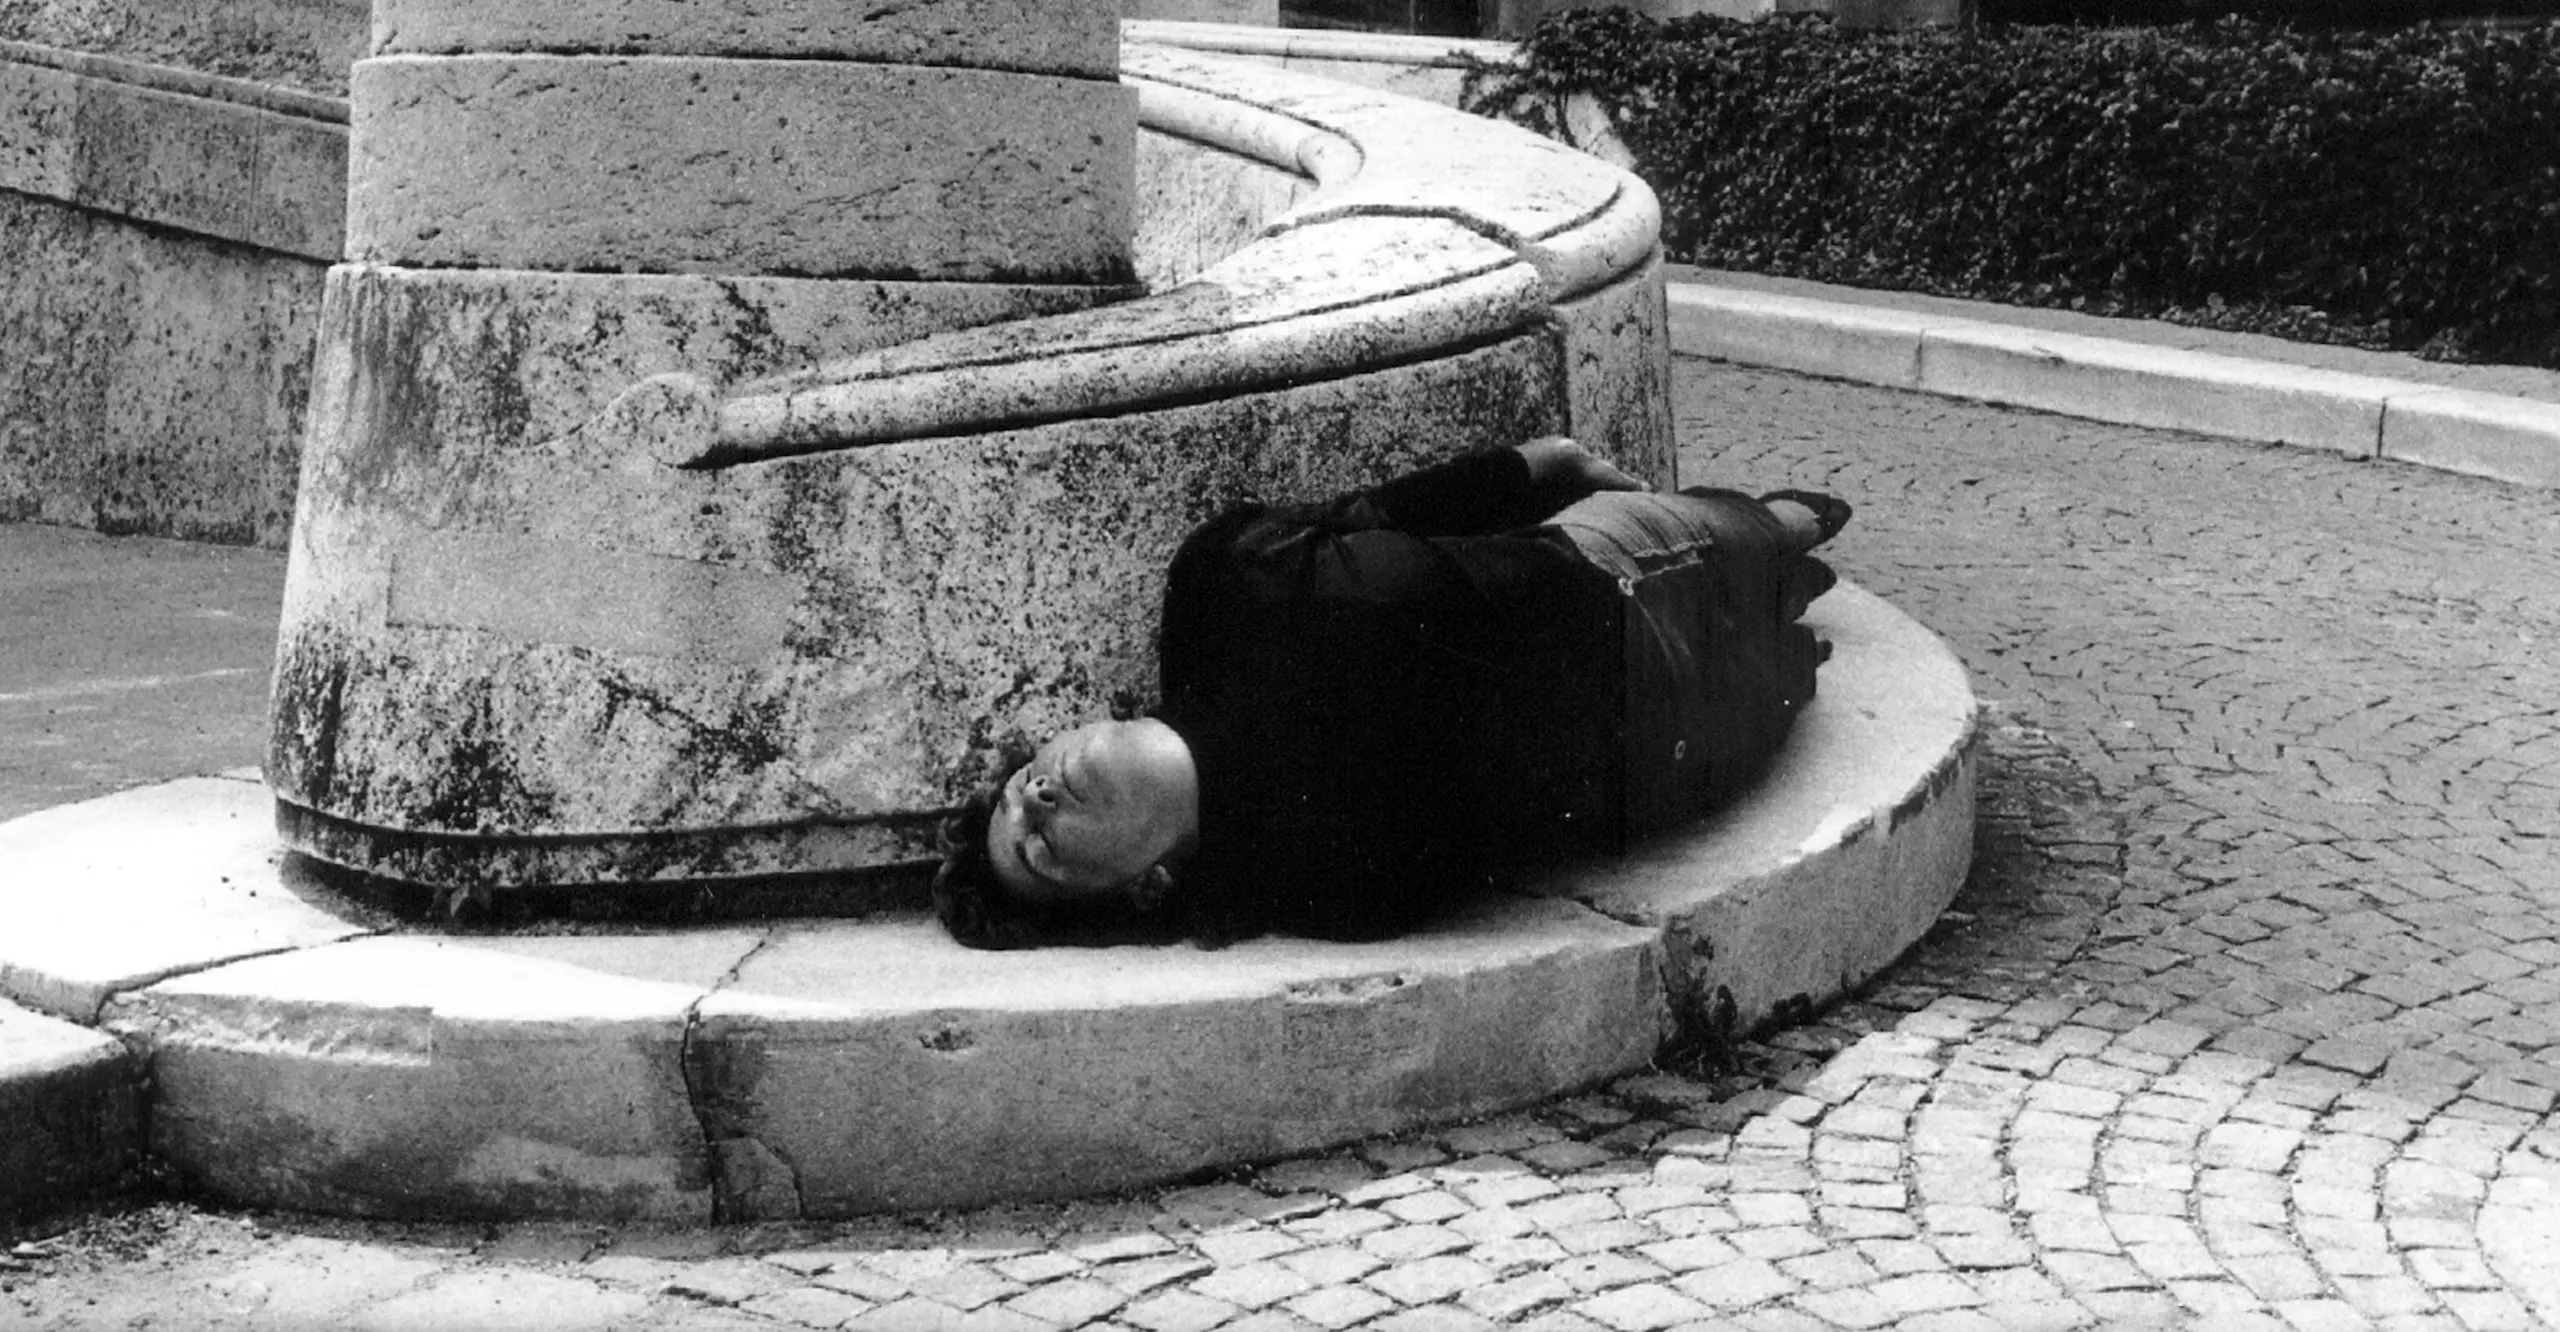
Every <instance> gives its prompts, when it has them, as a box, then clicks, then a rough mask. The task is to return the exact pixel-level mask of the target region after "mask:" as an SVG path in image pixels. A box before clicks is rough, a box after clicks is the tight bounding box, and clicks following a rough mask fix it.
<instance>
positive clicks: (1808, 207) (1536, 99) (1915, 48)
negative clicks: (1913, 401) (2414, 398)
mask: <svg viewBox="0 0 2560 1332" xmlns="http://www.w3.org/2000/svg"><path fill="white" fill-rule="evenodd" d="M1577 94H1587V95H1589V96H1591V97H1593V98H1594V99H1596V100H1597V101H1598V103H1599V104H1600V105H1601V106H1602V107H1604V108H1605V109H1606V110H1607V111H1608V112H1609V113H1610V114H1611V116H1612V118H1613V120H1614V122H1615V124H1616V127H1617V131H1618V135H1619V137H1620V138H1621V139H1622V140H1623V141H1624V143H1625V144H1626V146H1627V148H1628V149H1629V150H1630V151H1631V152H1632V154H1633V155H1634V158H1635V169H1636V171H1637V172H1638V173H1639V174H1641V175H1642V176H1644V178H1645V179H1646V180H1647V181H1648V182H1650V183H1651V184H1652V185H1653V186H1654V188H1655V190H1656V192H1657V193H1659V194H1660V195H1661V197H1662V202H1663V207H1664V240H1665V242H1666V244H1667V246H1668V248H1669V249H1670V251H1671V253H1672V254H1673V255H1674V256H1675V257H1677V258H1681V259H1685V260H1688V261H1690V262H1695V263H1700V264H1706V265H1711V266H1716V267H1726V268H1739V269H1747V270H1753V271H1758V272H1766V273H1777V274H1786V275H1793V276H1800V277H1808V278H1814V279H1818V280H1822V281H1828V282H1840V283H1847V284H1853V285H1861V286H1872V287H1892V288H1905V289H1914V290H1922V291H1930V292H1937V293H1941V294H1948V295H1966V296H1976V297H1985V298H1990V299H1996V300H2007V301H2013V302H2018V303H2024V304H2050V305H2069V306H2075V307H2079V308H2087V309H2092V310H2098V311H2102V312H2109V313H2127V314H2167V315H2169V316H2170V317H2179V316H2180V315H2181V314H2184V315H2186V316H2188V317H2190V318H2194V319H2197V320H2199V321H2201V322H2208V323H2211V322H2222V323H2226V324H2230V325H2234V326H2242V327H2264V326H2266V325H2268V324H2270V323H2275V324H2285V323H2290V324H2292V325H2293V326H2294V327H2292V328H2290V329H2286V330H2283V331H2289V332H2292V333H2294V334H2295V335H2297V336H2305V335H2308V336H2314V337H2324V338H2327V339H2330V340H2338V341H2355V342H2362V343H2364V344H2366V345H2377V346H2395V347H2418V348H2421V349H2423V350H2425V351H2427V352H2429V353H2431V354H2440V355H2449V356H2463V357H2470V356H2491V357H2497V358H2500V359H2510V360H2521V361H2527V362H2532V363H2538V364H2545V365H2560V24H2544V25H2538V26H2532V27H2522V28H2508V29H2490V28H2447V29H2435V28H2403V29H2398V30H2391V31H2381V32H2363V33H2302V32H2295V31H2291V30H2287V29H2283V28H2273V27H2267V26H2263V25H2259V24H2254V23H2250V22H2246V21H2241V20H2224V21H2222V22H2219V23H2215V24H2211V25H2189V26H2182V27H2175V28H2154V29H2077V28H2060V27H1988V28H1980V29H1972V30H1962V31H1951V30H1945V29H1936V30H1925V31H1918V32H1905V33H1878V32H1852V31H1846V30H1842V29H1838V28H1835V27H1833V26H1831V25H1830V24H1829V23H1827V22H1824V21H1819V20H1812V21H1807V20H1777V21H1768V22H1761V23H1736V22H1731V21H1727V20H1722V19H1713V18H1694V19H1677V20H1672V21H1670V22H1657V21H1654V20H1651V19H1647V18H1644V17H1641V16H1639V15H1636V14H1633V13H1630V12H1628V11H1626V10H1614V9H1613V10H1584V11H1570V12H1567V13H1564V14H1559V15H1554V16H1550V17H1549V18H1547V19H1545V20H1542V21H1541V22H1540V23H1539V25H1538V27H1537V29H1536V30H1535V32H1534V33H1533V34H1532V35H1531V36H1530V38H1529V39H1528V41H1527V42H1526V43H1524V44H1523V47H1522V54H1521V59H1520V61H1519V62H1518V63H1517V64H1516V65H1512V66H1505V67H1494V68H1487V69H1480V70H1478V71H1476V72H1475V73H1474V74H1472V75H1471V76H1470V78H1469V87H1468V90H1467V95H1466V97H1467V105H1468V107H1469V109H1471V110H1475V111H1478V112H1480V113H1483V114H1489V115H1496V116H1502V117H1506V118H1509V119H1513V120H1517V121H1520V122H1522V123H1525V124H1528V125H1530V126H1531V127H1533V128H1536V129H1539V130H1541V131H1543V132H1546V133H1549V134H1560V131H1561V129H1562V125H1563V113H1564V108H1565V106H1566V103H1567V99H1568V98H1570V97H1571V96H1573V95H1577Z"/></svg>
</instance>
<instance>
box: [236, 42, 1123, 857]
mask: <svg viewBox="0 0 2560 1332" xmlns="http://www.w3.org/2000/svg"><path fill="white" fill-rule="evenodd" d="M1117 19H1118V11H1117V7H1116V6H1115V5H1113V4H1110V3H1104V2H1103V0H939V2H936V0H926V2H925V3H918V4H901V5H884V6H863V7H855V6H845V5H839V4H834V3H831V2H829V0H741V3H736V4H721V5H702V4H691V3H683V2H681V0H551V2H548V3H540V2H538V3H533V4H517V3H515V2H514V0H380V3H378V4H377V5H376V7H375V9H374V14H373V29H372V41H371V54H370V55H369V56H368V57H367V58H365V59H363V60H360V61H358V62H357V63H356V65H355V67H354V70H353V72H352V74H351V77H350V111H351V127H350V129H351V134H350V147H349V158H350V162H349V173H348V175H349V178H348V184H347V200H348V225H347V240H346V252H345V262H343V263H341V264H340V265H338V266H337V267H336V268H335V269H333V270H332V271H331V273H330V276H329V281H328V291H327V296H326V300H325V304H324V308H323V311H322V317H321V318H322V326H321V330H320V334H319V352H318V356H317V358H316V364H315V367H314V372H313V384H312V390H311V403H312V405H311V411H310V417H309V421H310V424H309V428H308V433H307V438H306V443H305V447H304V454H303V472H302V482H301V491H300V499H299V509H298V512H297V515H296V519H295V530H294V535H293V543H292V552H293V565H292V572H291V575H290V578H289V582H288V587H287V591H286V605H285V615H284V623H283V626H282V632H281V636H280V641H279V645H278V662H279V667H278V673H277V688H276V707H275V721H274V732H273V736H274V738H273V743H272V746H271V750H270V761H269V764H268V772H269V774H270V781H271V783H272V785H273V787H274V790H275V794H276V796H277V799H278V802H279V824H280V826H281V827H282V829H283V831H284V834H285V837H286V840H287V842H288V844H290V845H292V846H294V847H296V848H297V849H300V850H303V851H306V852H310V853H312V854H315V855H319V856H321V857H322V858H324V859H328V860H333V861H336V862H339V863H342V864H347V865H352V866H355V867H357V868H361V869H366V870H370V871H379V872H386V873H394V874H398V875H400V876H401V877H408V878H419V879H425V880H428V881H434V882H443V883H448V884H453V883H460V884H474V883H491V882H495V883H515V882H526V881H532V880H538V879H563V878H566V879H608V880H610V879H634V878H640V879H646V878H667V877H679V878H680V877H688V876H690V875H693V874H697V873H702V874H727V873H749V872H759V871H763V870H772V869H803V868H815V867H842V866H858V865H867V864H878V863H882V862H884V861H890V860H898V859H912V858H914V857H915V856H916V855H918V854H920V853H921V852H922V851H923V850H924V849H926V844H927V841H928V838H929V826H930V812H931V811H932V810H933V809H935V808H937V807H938V806H939V805H940V804H942V803H944V796H945V794H946V792H945V790H944V784H943V782H942V781H941V780H940V777H941V774H940V773H939V772H938V771H935V770H933V769H932V765H931V764H930V763H929V762H927V761H926V760H925V759H923V758H922V757H920V756H921V755H922V754H924V753H925V752H926V751H927V750H928V749H930V748H931V747H932V746H931V744H930V742H929V741H928V739H927V738H926V737H923V736H920V735H918V734H916V733H915V726H914V724H912V718H914V717H916V716H919V715H929V714H931V713H932V711H933V710H934V703H933V699H932V697H931V695H932V688H931V678H932V672H931V670H930V669H929V666H928V664H927V663H926V661H925V660H924V659H925V658H926V657H928V656H930V655H931V652H932V642H933V639H932V636H931V634H930V632H929V631H928V629H927V628H926V626H924V625H922V624H919V623H916V622H914V621H913V616H912V614H910V613H909V610H910V609H912V603H913V601H914V599H915V598H916V597H917V596H919V595H920V594H921V593H922V592H923V591H924V590H925V586H924V585H926V584H930V583H931V582H932V581H933V579H932V578H931V577H930V576H913V575H910V573H909V572H908V571H907V570H906V569H905V568H904V566H901V567H900V569H899V570H898V571H897V576H898V577H900V578H902V579H903V578H909V577H911V576H913V577H915V581H916V582H917V584H918V585H917V586H913V587H909V586H904V585H901V586H900V587H897V588H895V589H891V590H888V591H885V592H884V591H882V590H881V589H880V588H879V587H878V586H876V585H875V584H874V583H872V582H869V581H867V580H872V579H876V578H877V577H878V576H879V575H880V574H881V570H880V568H879V567H877V566H876V564H875V565H873V566H868V567H842V568H826V569H816V568H812V567H810V566H811V565H812V563H813V562H815V561H817V560H819V559H822V558H827V557H832V556H835V555H837V554H839V553H840V552H838V551H834V550H822V549H820V547H823V546H825V545H826V544H827V543H828V542H830V541H832V540H833V539H834V537H833V536H831V535H824V533H832V532H834V531H835V529H834V528H832V527H830V526H828V525H827V522H828V521H833V520H827V521H818V520H812V524H804V523H803V522H802V519H801V517H800V516H799V512H798V509H797V508H795V507H794V506H816V507H817V508H820V509H824V510H827V511H828V512H829V513H831V514H834V513H837V511H839V510H840V509H841V508H842V507H843V506H844V505H846V504H848V503H876V504H878V505H879V506H880V507H879V511H878V513H877V515H876V517H877V523H876V525H875V524H874V523H873V522H871V521H869V516H868V515H866V516H864V518H863V519H862V520H859V521H851V522H850V523H849V524H848V525H849V526H850V527H852V528H853V529H855V530H858V531H862V532H864V533H866V534H867V535H868V537H869V538H870V539H871V540H872V541H873V542H875V543H876V547H875V548H876V549H878V550H880V551H884V552H890V553H892V554H893V555H894V554H895V553H896V552H901V551H914V550H921V549H927V548H930V545H931V543H929V542H928V543H923V544H919V542H918V541H916V540H913V539H911V538H914V537H917V536H918V535H919V534H915V533H902V532H901V531H900V530H899V525H900V524H901V522H902V521H905V519H904V518H902V515H901V513H900V511H899V506H898V497H897V496H896V495H881V496H867V497H864V498H862V499H860V500H855V499H853V498H852V497H850V496H849V495H848V494H847V493H846V492H845V490H844V489H843V488H841V487H838V486H835V485H832V484H831V483H830V482H829V481H826V480H810V481H806V482H805V483H804V482H803V481H802V479H800V478H797V477H793V478H776V477H774V476H771V475H764V476H745V475H735V476H726V477H719V478H714V477H709V476H706V475H703V474H700V473H690V472H685V471H683V470H681V469H678V468H674V467H670V466H668V465H666V464H665V463H664V462H663V461H661V460H658V459H656V458H653V457H650V456H648V455H647V453H646V451H645V450H635V448H634V447H633V440H634V438H635V435H634V434H633V432H632V431H630V430H620V429H615V428H610V427H609V425H608V423H605V422H603V421H602V420H601V419H600V414H603V413H606V411H607V408H608V406H609V405H610V404H612V403H614V402H616V401H617V400H621V399H624V398H625V397H626V395H628V394H629V391H630V390H631V389H632V388H633V386H635V385H637V384H639V383H640V382H641V381H643V380H646V379H649V378H650V377H652V376H657V375H665V374H675V373H681V374H683V375H686V376H688V377H690V378H691V379H692V380H693V381H696V382H699V383H702V384H704V385H707V386H708V387H709V388H710V389H711V390H712V391H714V392H717V391H719V390H721V389H723V388H725V387H726V386H728V385H730V384H733V383H737V382H740V381H745V380H750V379H757V378H761V377H766V376H773V375H779V374H789V373H793V372H796V371H800V370H803V369H806V368H808V367H811V366H814V365H817V364H819V363H822V362H825V361H829V360H834V359H840V358H843V357H847V356H851V355H855V354H858V353H861V352H865V351H871V350H876V349H878V348H882V347H886V346H890V345H894V344H899V343H904V342H908V341H912V340H914V339H917V338H920V337H924V336H927V335H930V334H934V333H941V332H949V331H952V330H957V329H963V328H970V327H975V326H978V325H982V324H990V323H999V322H1004V321H1008V320H1014V319H1021V318H1025V317H1031V316H1039V315H1050V314H1058V313H1063V312H1067V311H1072V310H1078V309H1083V308H1087V307H1090V306H1094V305H1097V304H1101V303H1105V302H1108V301H1111V300H1115V299H1120V298H1125V297H1127V296H1131V295H1134V294H1136V290H1137V289H1136V287H1135V285H1134V283H1135V279H1134V276H1133V261H1132V252H1133V237H1134V232H1135V224H1134V218H1133V214H1134V197H1133V196H1134V194H1135V179H1134V160H1135V141H1136V133H1137V98H1136V95H1135V93H1134V92H1132V91H1131V90H1129V89H1128V88H1125V87H1123V86H1122V85H1121V83H1120V82H1119V78H1118V67H1119V31H1118V23H1117ZM645 396H646V395H643V397H644V398H645ZM623 424H628V423H627V422H624V423H623ZM912 484H914V485H916V486H917V487H918V488H919V491H920V493H929V492H930V491H931V489H932V485H933V483H932V482H931V481H930V480H929V479H923V480H918V481H915V482H913V483H912ZM840 516H841V515H839V517H840ZM741 521H743V522H745V523H747V524H748V525H749V526H750V527H751V528H752V529H753V535H751V536H742V535H741V534H740V529H739V523H740V522H741ZM971 521H972V522H973V523H978V522H983V523H984V524H986V525H987V526H986V529H985V530H986V531H987V532H988V533H989V534H990V535H991V536H994V537H997V538H999V539H1000V537H1001V533H1002V531H1003V527H1004V515H1003V514H1001V513H989V514H986V515H984V516H983V517H981V518H975V519H972V520H971ZM810 533H821V535H817V536H813V537H810V538H809V541H808V543H807V544H805V545H803V546H798V547H795V546H794V545H793V542H795V541H798V540H801V539H802V537H803V535H806V534H810ZM768 538H769V539H768ZM901 558H903V557H901ZM812 579H815V580H816V581H817V582H819V583H824V584H826V585H827V586H828V587H830V588H832V589H833V592H832V593H831V594H829V595H827V596H819V595H817V594H813V593H812V591H811V587H812ZM822 603H823V604H822ZM741 827H753V828H754V829H756V830H757V831H756V835H757V836H758V837H761V838H762V840H763V841H764V843H766V844H768V846H782V847H786V848H789V849H788V850H786V851H783V852H769V853H758V854H756V855H750V856H746V857H745V858H744V859H741V857H740V855H738V854H736V853H735V850H734V846H733V845H732V843H733V842H734V840H735V839H734V837H733V836H732V834H734V833H736V831H737V830H738V829H739V828H741Z"/></svg>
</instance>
